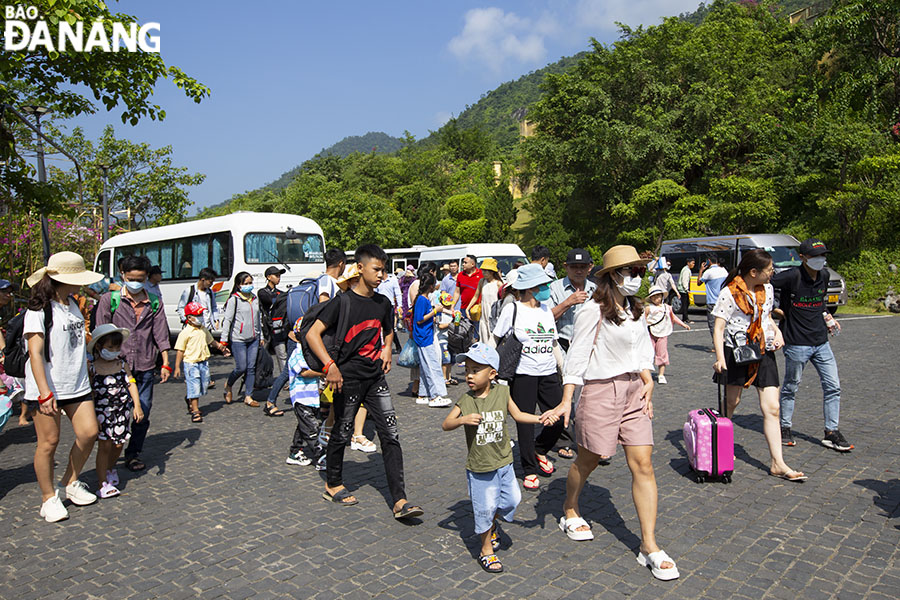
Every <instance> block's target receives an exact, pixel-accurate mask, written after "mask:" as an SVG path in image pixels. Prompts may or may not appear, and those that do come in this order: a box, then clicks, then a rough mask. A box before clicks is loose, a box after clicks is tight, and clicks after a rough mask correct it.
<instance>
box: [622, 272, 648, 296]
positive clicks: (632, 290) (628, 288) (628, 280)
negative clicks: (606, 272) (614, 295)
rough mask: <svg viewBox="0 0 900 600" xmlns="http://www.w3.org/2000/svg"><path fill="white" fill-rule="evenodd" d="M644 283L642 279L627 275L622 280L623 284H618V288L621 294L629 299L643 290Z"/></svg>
mask: <svg viewBox="0 0 900 600" xmlns="http://www.w3.org/2000/svg"><path fill="white" fill-rule="evenodd" d="M642 282H643V278H641V277H632V276H631V275H626V276H625V277H623V278H622V283H617V284H616V287H617V288H619V293H620V294H622V295H623V296H625V297H626V298H627V297H628V296H634V295H635V294H637V292H638V290H639V289H641V283H642Z"/></svg>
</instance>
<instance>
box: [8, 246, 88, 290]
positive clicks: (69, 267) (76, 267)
mask: <svg viewBox="0 0 900 600" xmlns="http://www.w3.org/2000/svg"><path fill="white" fill-rule="evenodd" d="M44 275H49V276H50V279H53V280H55V281H58V282H60V283H65V284H67V285H90V284H92V283H97V282H98V281H100V280H101V279H103V275H101V274H100V273H94V272H93V271H88V270H87V269H86V268H84V259H83V258H81V255H80V254H76V253H75V252H68V251H67V252H57V253H56V254H54V255H52V256H51V257H50V260H48V261H47V266H46V267H41V268H40V269H38V270H37V271H35V272H34V273H32V274H31V276H30V277H29V278H28V279H27V280H26V281H27V282H28V285H29V286H32V287H33V286H35V285H37V283H38V282H39V281H40V280H41V279H43V278H44Z"/></svg>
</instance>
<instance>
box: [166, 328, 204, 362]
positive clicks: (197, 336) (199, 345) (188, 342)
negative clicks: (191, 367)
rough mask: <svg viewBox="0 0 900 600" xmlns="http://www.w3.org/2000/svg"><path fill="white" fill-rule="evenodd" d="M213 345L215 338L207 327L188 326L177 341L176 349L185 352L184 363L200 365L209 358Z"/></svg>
mask: <svg viewBox="0 0 900 600" xmlns="http://www.w3.org/2000/svg"><path fill="white" fill-rule="evenodd" d="M212 343H213V336H212V334H211V333H210V332H209V330H208V329H206V327H194V326H193V325H186V326H185V327H184V329H182V330H181V333H179V334H178V339H177V340H175V349H176V350H181V351H182V352H184V362H189V363H198V362H203V361H204V360H206V359H208V358H209V345H210V344H212Z"/></svg>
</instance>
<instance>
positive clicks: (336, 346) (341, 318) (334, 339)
mask: <svg viewBox="0 0 900 600" xmlns="http://www.w3.org/2000/svg"><path fill="white" fill-rule="evenodd" d="M341 296H342V294H341V293H340V292H338V293H337V294H336V295H335V297H334V298H331V299H329V300H326V301H325V302H320V303H318V304H315V305H313V306H311V307H310V308H309V309H308V310H307V311H306V314H305V315H303V320H302V321H300V331H299V333H298V335H297V338H298V339H299V340H300V349H301V350H302V351H303V359H304V360H305V361H306V364H307V365H308V366H309V368H310V370H312V371H319V372H321V371H322V369H324V368H325V365H324V364H322V361H321V360H319V357H318V356H316V355H315V353H314V352H313V351H312V348H310V347H309V344H308V343H307V341H306V334H307V333H309V329H310V328H311V327H312V326H313V323H315V322H316V320H317V319H318V318H319V315H320V314H322V311H323V310H325V307H326V306H327V305H329V304H331V303H332V302H337V303H339V304H340V307H339V311H340V312H339V314H338V321H337V323H336V324H335V325H333V326H331V327H329V328H328V329H326V330H325V331H324V332H322V342H323V343H324V344H325V349H326V350H327V351H328V354H329V356H331V358H333V359H334V361H335V362H339V361H340V351H341V344H343V340H344V336H346V335H347V332H348V331H349V330H350V327H349V326H348V324H347V322H348V321H349V320H350V303H349V302H341Z"/></svg>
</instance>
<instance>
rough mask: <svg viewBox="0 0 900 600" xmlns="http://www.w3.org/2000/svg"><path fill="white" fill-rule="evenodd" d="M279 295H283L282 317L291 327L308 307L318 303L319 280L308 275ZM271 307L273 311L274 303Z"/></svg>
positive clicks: (303, 314) (304, 314)
mask: <svg viewBox="0 0 900 600" xmlns="http://www.w3.org/2000/svg"><path fill="white" fill-rule="evenodd" d="M281 296H284V317H286V318H287V323H289V324H290V327H293V325H294V323H296V322H297V319H299V318H300V317H304V316H306V313H307V312H308V311H309V310H310V308H312V307H314V306H316V305H317V304H319V280H318V279H315V278H312V277H308V278H306V279H304V280H303V281H301V282H300V283H298V284H297V285H295V286H294V287H292V288H290V289H289V290H288V291H287V292H286V293H284V294H281V295H279V298H280V297H281ZM329 301H330V300H329ZM272 308H273V312H274V308H275V304H274V303H273V305H272Z"/></svg>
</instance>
